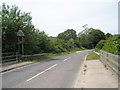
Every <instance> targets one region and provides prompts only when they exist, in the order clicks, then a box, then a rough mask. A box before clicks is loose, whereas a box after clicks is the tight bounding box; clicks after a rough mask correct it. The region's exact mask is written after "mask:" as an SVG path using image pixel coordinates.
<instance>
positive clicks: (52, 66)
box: [26, 64, 58, 82]
mask: <svg viewBox="0 0 120 90" xmlns="http://www.w3.org/2000/svg"><path fill="white" fill-rule="evenodd" d="M57 65H58V64H55V65H53V66H51V67H49V68H47V69H46V70H44V71H42V72H40V73H38V74H37V75H35V76H33V77H31V78H30V79H28V80H26V81H27V82H28V81H30V80H32V79H34V78H36V77H37V76H39V75H41V74H43V73H45V72H46V71H48V70H50V69H52V68H53V67H55V66H57Z"/></svg>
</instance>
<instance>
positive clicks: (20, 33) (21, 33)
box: [17, 30, 25, 37]
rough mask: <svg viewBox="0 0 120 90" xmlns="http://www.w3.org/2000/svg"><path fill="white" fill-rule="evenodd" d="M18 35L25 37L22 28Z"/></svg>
mask: <svg viewBox="0 0 120 90" xmlns="http://www.w3.org/2000/svg"><path fill="white" fill-rule="evenodd" d="M17 37H25V34H24V33H23V31H22V30H19V31H18V32H17Z"/></svg>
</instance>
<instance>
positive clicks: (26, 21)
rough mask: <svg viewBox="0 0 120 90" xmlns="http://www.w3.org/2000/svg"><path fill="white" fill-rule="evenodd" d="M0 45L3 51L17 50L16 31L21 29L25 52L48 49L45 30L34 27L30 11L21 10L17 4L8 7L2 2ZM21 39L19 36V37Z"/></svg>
mask: <svg viewBox="0 0 120 90" xmlns="http://www.w3.org/2000/svg"><path fill="white" fill-rule="evenodd" d="M0 12H1V13H2V40H3V43H2V46H3V52H17V51H18V50H17V48H18V44H17V43H18V41H17V37H16V33H17V31H18V30H22V31H23V32H24V33H25V35H26V37H25V38H24V41H23V42H22V43H24V48H25V54H35V53H42V52H48V51H49V49H50V48H49V47H48V46H49V44H50V43H49V39H48V36H47V35H46V34H45V32H43V31H41V32H40V30H39V29H35V28H34V25H33V24H32V17H31V16H30V13H25V12H22V11H21V10H19V9H18V7H17V6H12V7H9V6H8V5H6V4H5V3H3V4H2V10H1V11H0ZM20 39H21V37H20Z"/></svg>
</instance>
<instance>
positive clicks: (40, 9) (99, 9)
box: [0, 0, 118, 36]
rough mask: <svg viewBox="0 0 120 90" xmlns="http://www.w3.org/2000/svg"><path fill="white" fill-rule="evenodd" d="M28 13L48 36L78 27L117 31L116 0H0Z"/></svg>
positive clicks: (79, 29)
mask: <svg viewBox="0 0 120 90" xmlns="http://www.w3.org/2000/svg"><path fill="white" fill-rule="evenodd" d="M1 2H5V3H6V4H8V5H10V6H12V5H16V6H18V7H19V9H21V11H24V12H30V13H31V14H30V15H31V16H32V23H33V25H34V26H35V28H38V29H39V30H40V31H45V33H46V34H48V36H57V35H58V34H59V33H61V32H64V31H65V30H67V29H74V30H76V32H77V34H78V33H79V32H81V31H82V30H83V28H82V26H83V25H85V24H87V25H88V27H89V28H90V27H92V28H95V29H100V30H102V31H103V32H105V33H108V32H109V33H112V34H117V33H118V0H1V1H0V3H1Z"/></svg>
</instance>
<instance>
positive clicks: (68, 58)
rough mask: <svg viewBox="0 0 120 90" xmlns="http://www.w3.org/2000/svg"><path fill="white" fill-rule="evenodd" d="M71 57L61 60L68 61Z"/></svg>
mask: <svg viewBox="0 0 120 90" xmlns="http://www.w3.org/2000/svg"><path fill="white" fill-rule="evenodd" d="M70 58H71V57H68V58H66V59H65V60H63V61H67V60H68V59H70Z"/></svg>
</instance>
